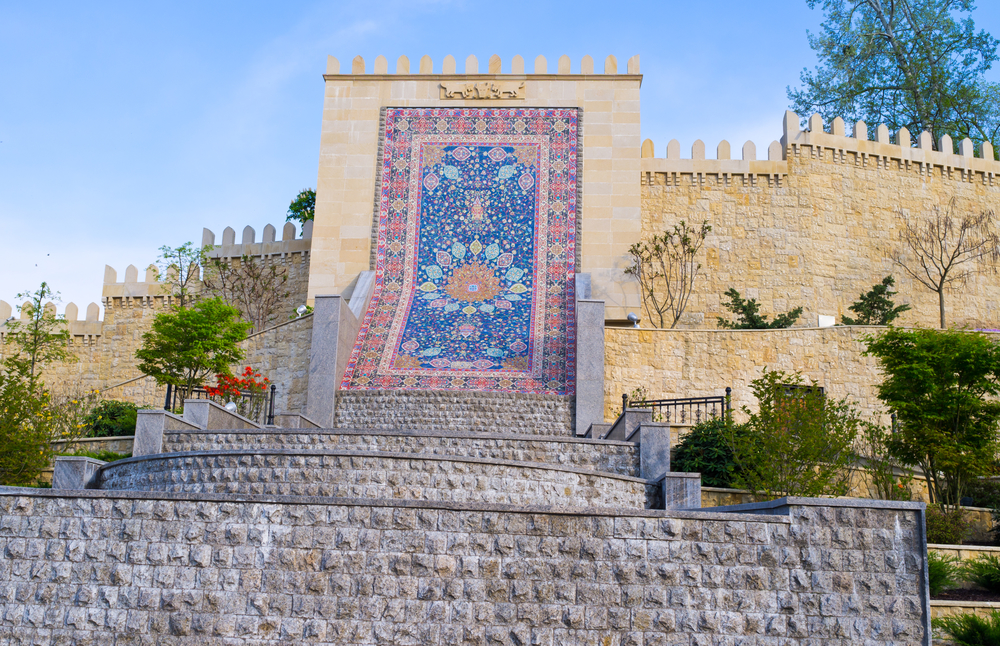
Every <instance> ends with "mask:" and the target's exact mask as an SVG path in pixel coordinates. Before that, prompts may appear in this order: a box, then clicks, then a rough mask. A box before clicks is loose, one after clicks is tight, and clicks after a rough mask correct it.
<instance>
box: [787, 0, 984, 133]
mask: <svg viewBox="0 0 1000 646" xmlns="http://www.w3.org/2000/svg"><path fill="white" fill-rule="evenodd" d="M807 3H808V5H809V7H810V8H816V7H817V6H819V7H821V8H822V10H823V14H824V21H823V24H822V27H821V29H820V32H819V33H818V34H809V45H810V47H812V49H813V51H815V52H816V55H817V57H818V58H819V66H817V67H816V69H815V70H813V71H808V70H804V71H803V72H802V75H801V77H800V78H801V81H802V87H801V88H798V89H794V90H793V89H792V88H788V98H789V99H790V100H791V102H792V105H791V108H792V109H793V110H795V111H796V112H798V113H799V114H809V113H811V112H818V113H819V114H821V115H822V116H823V118H824V120H825V121H827V122H830V121H832V120H833V119H834V118H835V117H843V118H844V119H845V120H847V121H859V120H860V121H865V122H867V123H869V124H872V125H877V124H882V123H884V124H886V126H888V127H889V130H891V131H893V132H895V131H898V130H899V129H900V128H906V129H907V130H909V131H910V132H911V133H919V132H922V131H924V130H926V131H928V132H930V133H931V134H932V135H933V137H934V141H935V142H936V141H938V140H940V138H941V136H942V135H950V136H951V137H952V139H953V140H955V141H960V140H961V139H963V138H965V137H970V138H973V139H980V140H988V141H991V142H993V146H994V150H1000V147H998V144H1000V141H998V134H1000V100H998V99H1000V84H997V83H995V82H991V81H988V80H987V72H989V70H990V68H991V67H992V66H993V63H994V62H995V61H996V60H997V43H998V41H997V39H995V38H994V37H993V36H991V35H990V34H989V33H987V32H986V31H978V32H977V31H976V27H975V23H974V21H973V19H972V12H973V11H974V10H975V3H974V2H973V0H807ZM946 152H954V151H946Z"/></svg>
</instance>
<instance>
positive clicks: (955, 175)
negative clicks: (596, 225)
mask: <svg viewBox="0 0 1000 646" xmlns="http://www.w3.org/2000/svg"><path fill="white" fill-rule="evenodd" d="M800 124H801V119H800V118H799V116H798V115H797V114H795V113H794V112H791V111H786V112H785V116H784V120H783V134H782V137H781V140H780V141H772V142H771V144H770V145H769V146H768V147H767V161H763V160H758V159H757V146H756V144H754V142H752V141H748V142H746V143H745V144H743V149H742V159H733V158H732V151H731V146H730V143H729V142H728V141H726V140H723V141H721V142H720V143H719V145H718V147H717V148H716V157H715V159H706V158H705V143H704V142H703V141H702V140H700V139H699V140H697V141H695V142H694V144H693V145H692V146H691V157H690V158H689V159H681V146H680V143H679V142H678V141H677V140H676V139H672V140H671V141H670V142H669V143H668V144H667V150H666V157H665V158H663V157H659V158H658V157H656V150H655V145H654V143H653V141H652V140H651V139H646V140H645V141H643V142H642V176H643V177H642V180H643V182H644V183H646V184H652V183H653V181H652V178H651V177H650V175H652V174H654V173H656V174H662V175H665V181H664V183H665V184H666V185H667V186H671V185H678V183H679V182H680V181H682V180H683V179H686V180H688V181H689V183H693V184H702V183H703V182H704V180H705V178H706V177H709V176H713V177H714V178H715V180H716V181H717V183H719V184H720V185H724V186H728V185H729V184H730V182H731V181H733V180H734V179H736V180H738V181H742V183H743V185H745V186H746V185H756V184H757V182H758V181H760V180H762V179H763V180H766V181H767V182H768V184H769V185H770V186H772V187H777V186H782V185H783V183H784V178H785V177H786V176H787V175H788V159H789V155H791V156H793V157H801V156H803V155H804V156H806V157H807V158H812V159H819V160H824V161H829V162H832V163H839V164H850V165H853V166H858V167H862V168H867V167H872V168H880V169H890V170H893V169H894V170H902V171H909V172H913V171H916V172H918V173H919V174H920V175H922V176H928V177H930V176H937V177H941V178H943V179H950V180H955V181H961V182H970V183H979V184H983V185H986V186H997V185H998V181H997V175H998V174H1000V161H996V159H995V158H994V150H993V145H992V144H991V143H990V142H988V141H984V142H982V143H981V144H980V145H979V148H978V150H977V149H976V146H975V144H974V143H973V142H972V140H971V139H964V140H962V141H961V142H959V144H958V154H956V152H955V145H954V142H953V141H952V139H951V137H949V136H948V135H944V136H943V137H941V138H940V140H939V141H938V142H937V145H936V146H935V144H934V141H933V140H932V137H931V134H930V133H929V132H923V133H921V134H920V136H919V137H917V141H916V144H917V145H916V147H914V146H912V145H911V144H912V139H911V135H910V132H909V131H908V130H907V129H906V128H901V129H900V130H899V132H897V133H896V134H895V136H893V135H891V134H890V132H889V129H888V127H886V126H885V125H884V124H883V125H880V126H878V127H877V128H876V129H875V132H874V137H875V138H874V140H869V138H868V137H869V133H868V125H867V124H866V123H865V122H864V121H858V122H857V123H855V124H854V128H853V132H852V134H851V135H847V133H846V124H845V122H844V120H843V119H841V118H840V117H837V118H836V119H834V120H833V122H832V123H831V124H830V126H829V129H828V130H827V129H826V127H825V125H824V123H823V117H821V116H820V115H818V114H814V115H813V116H811V117H810V118H809V120H808V128H807V129H805V130H803V129H802V128H801V125H800Z"/></svg>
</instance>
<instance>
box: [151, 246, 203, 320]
mask: <svg viewBox="0 0 1000 646" xmlns="http://www.w3.org/2000/svg"><path fill="white" fill-rule="evenodd" d="M206 249H208V248H206ZM206 249H202V248H201V247H196V246H194V243H193V242H185V243H184V244H182V245H181V246H179V247H168V246H167V245H163V246H162V247H160V259H159V260H158V261H157V263H156V268H157V271H158V273H159V280H160V281H161V282H163V283H165V284H167V285H168V287H169V289H170V293H171V294H173V295H174V297H175V298H177V303H178V305H180V306H181V307H184V306H185V305H189V304H190V303H191V301H192V300H194V298H195V297H196V296H197V293H198V292H197V290H196V289H195V285H196V284H197V282H198V278H199V276H200V275H201V267H202V266H203V265H204V264H205V258H206Z"/></svg>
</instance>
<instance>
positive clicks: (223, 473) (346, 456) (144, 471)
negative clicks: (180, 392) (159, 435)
mask: <svg viewBox="0 0 1000 646" xmlns="http://www.w3.org/2000/svg"><path fill="white" fill-rule="evenodd" d="M96 484H97V488H100V489H105V490H120V491H121V490H124V491H164V492H184V493H227V494H237V493H238V494H266V495H291V496H322V497H336V498H369V499H378V500H398V499H403V500H421V501H447V502H478V503H492V504H510V505H553V506H558V507H599V508H617V509H631V510H639V509H646V508H656V507H658V506H660V504H661V501H660V498H661V496H662V494H661V489H660V486H658V485H657V484H656V483H655V482H652V481H647V480H641V479H639V478H632V477H628V476H620V475H613V474H606V473H597V472H594V471H588V470H585V469H576V468H572V467H563V466H554V465H543V464H538V463H529V462H515V461H508V460H493V459H476V458H469V457H459V456H438V455H427V454H415V453H388V452H372V451H283V450H272V449H268V450H260V451H246V450H243V451H205V452H182V453H165V454H157V455H148V456H142V457H136V458H128V459H125V460H119V461H117V462H112V463H109V464H107V465H105V466H103V467H101V469H100V471H99V472H98V474H97V478H96Z"/></svg>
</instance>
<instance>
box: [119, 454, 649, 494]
mask: <svg viewBox="0 0 1000 646" xmlns="http://www.w3.org/2000/svg"><path fill="white" fill-rule="evenodd" d="M215 455H219V456H244V455H246V456H251V457H253V456H258V455H301V456H327V455H328V456H342V457H357V458H392V459H396V460H435V461H437V462H469V463H474V464H497V465H504V466H511V467H519V468H525V469H544V470H546V471H562V472H565V473H575V474H577V475H585V476H598V477H601V478H609V479H612V480H623V481H625V482H641V483H643V484H650V485H651V484H656V483H657V482H659V481H660V480H662V478H658V479H656V480H646V479H644V478H633V477H632V476H623V475H620V474H617V473H609V472H607V471H595V470H592V469H580V468H577V467H565V466H562V465H557V464H549V463H547V462H519V461H515V460H494V459H484V458H472V457H466V456H461V455H440V454H435V453H397V452H393V451H337V450H327V451H324V450H297V449H259V450H247V451H234V450H217V451H178V452H176V453H153V454H150V455H140V456H137V457H132V458H124V459H122V460H115V461H114V462H108V463H107V464H105V465H104V466H102V467H101V468H100V469H99V474H100V473H103V472H105V471H109V470H111V469H113V468H114V467H115V466H116V465H124V464H134V463H138V462H153V461H161V460H175V459H177V458H200V457H208V456H215Z"/></svg>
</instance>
